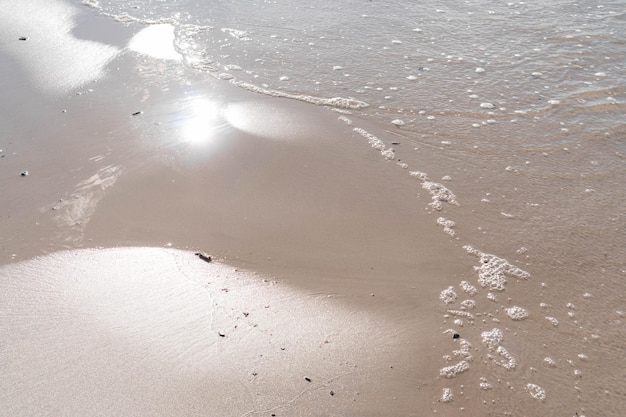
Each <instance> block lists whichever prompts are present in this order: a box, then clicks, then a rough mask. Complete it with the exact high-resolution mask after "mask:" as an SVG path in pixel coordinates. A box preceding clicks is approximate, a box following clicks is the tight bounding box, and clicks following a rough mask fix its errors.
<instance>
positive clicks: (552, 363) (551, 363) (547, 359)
mask: <svg viewBox="0 0 626 417" xmlns="http://www.w3.org/2000/svg"><path fill="white" fill-rule="evenodd" d="M543 363H544V364H545V365H546V366H549V367H550V368H554V367H555V366H556V362H555V361H554V359H552V358H551V357H549V356H546V357H545V358H543Z"/></svg>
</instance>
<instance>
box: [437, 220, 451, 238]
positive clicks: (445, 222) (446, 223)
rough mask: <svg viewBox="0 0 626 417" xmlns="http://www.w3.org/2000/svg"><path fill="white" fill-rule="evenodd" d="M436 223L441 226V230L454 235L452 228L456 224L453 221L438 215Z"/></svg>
mask: <svg viewBox="0 0 626 417" xmlns="http://www.w3.org/2000/svg"><path fill="white" fill-rule="evenodd" d="M437 224H438V225H440V226H443V231H444V232H445V233H447V234H449V235H450V236H453V237H454V230H452V228H453V227H454V226H455V225H456V223H455V222H454V221H452V220H449V219H446V218H445V217H439V218H438V219H437Z"/></svg>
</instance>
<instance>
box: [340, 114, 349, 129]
mask: <svg viewBox="0 0 626 417" xmlns="http://www.w3.org/2000/svg"><path fill="white" fill-rule="evenodd" d="M338 119H339V120H341V121H342V122H344V123H345V124H347V125H348V126H352V120H350V119H349V118H347V117H346V116H343V115H342V116H339V117H338Z"/></svg>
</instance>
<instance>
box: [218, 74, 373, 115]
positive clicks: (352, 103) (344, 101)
mask: <svg viewBox="0 0 626 417" xmlns="http://www.w3.org/2000/svg"><path fill="white" fill-rule="evenodd" d="M230 82H231V83H233V84H234V85H236V86H237V87H241V88H243V89H246V90H248V91H252V92H255V93H260V94H265V95H267V96H271V97H281V98H289V99H292V100H299V101H304V102H307V103H311V104H315V105H317V106H330V107H338V108H340V109H353V110H358V109H364V108H366V107H369V104H367V103H366V102H364V101H359V100H356V99H353V98H345V97H333V98H324V97H315V96H309V95H305V94H292V93H286V92H284V91H276V90H270V89H268V88H263V87H259V86H258V85H254V84H250V83H247V82H244V81H236V80H234V79H233V80H230Z"/></svg>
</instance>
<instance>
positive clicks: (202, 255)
mask: <svg viewBox="0 0 626 417" xmlns="http://www.w3.org/2000/svg"><path fill="white" fill-rule="evenodd" d="M195 255H196V256H197V257H198V258H200V259H202V260H203V261H204V262H211V260H212V259H211V257H210V256H209V255H207V254H205V253H202V252H196V253H195Z"/></svg>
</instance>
